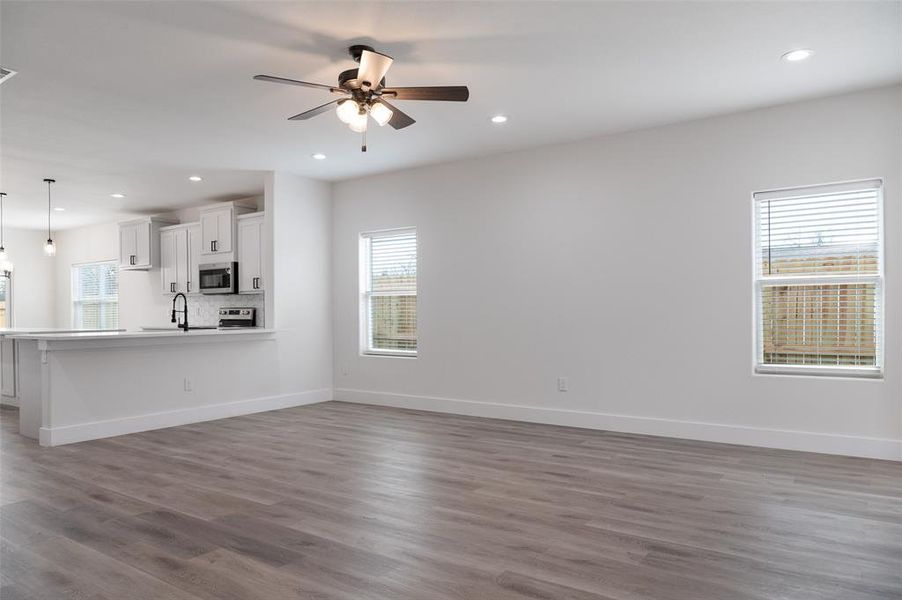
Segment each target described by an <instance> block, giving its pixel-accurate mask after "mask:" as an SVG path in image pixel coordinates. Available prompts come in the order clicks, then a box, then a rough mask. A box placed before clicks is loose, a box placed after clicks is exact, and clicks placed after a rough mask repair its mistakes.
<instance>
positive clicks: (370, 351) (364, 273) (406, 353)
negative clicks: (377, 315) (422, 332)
mask: <svg viewBox="0 0 902 600" xmlns="http://www.w3.org/2000/svg"><path fill="white" fill-rule="evenodd" d="M400 233H414V234H415V235H417V290H414V291H413V292H410V291H403V292H400V291H399V292H375V293H374V292H373V291H372V290H371V289H370V286H371V285H372V277H371V275H370V240H371V239H372V238H374V237H382V236H386V235H393V234H400ZM359 240H360V241H359V252H360V258H359V264H360V298H359V305H360V316H359V323H360V355H361V356H386V357H395V358H416V357H417V350H419V327H418V328H417V332H418V333H417V350H391V349H382V348H373V344H372V341H373V340H372V337H371V333H372V327H371V326H370V324H371V323H370V321H371V317H372V315H371V311H370V298H371V297H372V296H417V292H418V290H419V287H420V280H419V263H420V252H419V245H420V238H419V235H418V234H417V228H416V227H398V228H395V229H380V230H376V231H365V232H362V233H361V234H360V238H359ZM417 319H419V306H418V307H417Z"/></svg>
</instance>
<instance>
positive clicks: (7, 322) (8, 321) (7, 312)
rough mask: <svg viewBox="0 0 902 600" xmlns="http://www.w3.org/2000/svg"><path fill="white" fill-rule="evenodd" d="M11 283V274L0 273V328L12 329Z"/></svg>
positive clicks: (7, 272) (6, 272)
mask: <svg viewBox="0 0 902 600" xmlns="http://www.w3.org/2000/svg"><path fill="white" fill-rule="evenodd" d="M11 283H12V274H11V273H10V272H9V271H2V272H0V327H12V322H13V311H12V294H11V293H10V292H11V291H12V290H11V289H10V288H11Z"/></svg>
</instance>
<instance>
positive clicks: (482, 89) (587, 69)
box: [0, 0, 902, 227]
mask: <svg viewBox="0 0 902 600" xmlns="http://www.w3.org/2000/svg"><path fill="white" fill-rule="evenodd" d="M0 11H2V12H0V28H2V31H0V33H2V40H0V42H2V43H0V64H2V65H3V66H5V67H7V68H12V69H15V70H17V71H19V74H18V75H16V76H15V77H13V78H11V79H9V80H7V82H5V83H4V84H3V85H2V86H0V119H2V120H0V124H2V134H0V159H2V165H0V175H2V182H0V187H2V188H3V191H6V192H8V193H9V200H8V202H7V207H6V208H7V211H6V213H7V217H8V221H7V223H8V224H9V225H13V226H24V227H40V226H42V225H45V219H46V216H45V215H46V204H45V203H46V189H45V188H44V187H43V184H42V182H41V180H42V179H43V178H44V177H48V176H52V177H55V178H56V179H57V180H58V184H57V186H56V187H55V188H54V203H56V204H60V205H64V206H65V207H66V208H67V209H68V210H67V211H66V212H65V213H54V220H55V223H57V224H59V226H60V227H67V226H69V227H71V226H75V225H80V224H84V223H89V222H96V221H103V220H106V221H108V220H111V219H112V218H117V217H118V216H119V215H124V214H126V213H129V212H132V211H137V210H145V211H154V210H161V209H165V208H172V207H178V206H187V205H190V204H195V203H197V202H199V201H201V200H208V199H211V198H214V197H215V198H226V197H236V196H246V195H248V194H253V193H259V192H260V190H261V189H262V181H263V176H262V172H263V171H266V170H273V169H278V170H288V171H292V172H296V173H299V174H302V175H306V176H309V177H315V178H320V179H328V180H338V179H343V178H350V177H358V176H362V175H366V174H369V173H376V172H380V171H386V170H392V169H399V168H403V167H408V166H412V165H416V164H423V163H429V162H439V161H445V160H451V159H455V158H460V157H465V156H472V155H482V154H489V153H495V152H501V151H506V150H512V149H516V148H523V147H529V146H537V145H541V144H547V143H553V142H557V141H563V140H568V139H576V138H584V137H589V136H593V135H599V134H604V133H609V132H614V131H623V130H628V129H634V128H641V127H648V126H652V125H657V124H662V123H668V122H674V121H680V120H686V119H692V118H698V117H703V116H708V115H712V114H718V113H726V112H732V111H737V110H742V109H746V108H751V107H757V106H766V105H772V104H778V103H783V102H789V101H793V100H798V99H803V98H808V97H814V96H820V95H829V94H834V93H841V92H844V91H850V90H854V89H860V88H865V87H876V86H881V85H887V84H891V83H895V82H898V81H900V80H902V2H879V3H869V2H847V3H846V2H812V3H804V2H783V3H773V2H767V3H764V2H748V3H737V2H712V3H703V2H692V3H690V2H662V3H653V2H619V3H605V2H594V3H590V2H572V3H561V2H552V3H542V2H520V3H513V2H470V3H446V2H416V3H413V2H410V3H388V2H367V3H359V4H351V3H343V2H328V3H301V2H296V3H292V2H273V3H270V2H257V1H254V2H219V3H211V2H191V1H185V0H183V1H180V2H79V1H67V2H58V3H57V2H33V1H24V2H18V1H11V0H3V2H2V4H0ZM355 42H365V43H369V44H371V45H373V46H375V47H376V48H377V50H380V51H383V52H386V53H388V54H390V55H392V56H393V57H394V58H395V64H394V66H393V67H392V69H391V71H390V73H389V75H388V78H387V79H388V81H389V83H390V84H394V85H443V84H444V85H458V84H467V85H469V86H470V92H471V96H470V101H469V102H468V103H466V104H459V103H427V102H401V101H398V105H399V106H400V107H402V108H403V109H404V110H405V111H406V112H408V113H409V114H410V115H411V116H413V117H414V118H415V119H417V121H418V123H417V124H416V125H414V126H413V127H410V128H408V129H405V130H402V131H395V130H392V129H391V128H389V127H386V128H381V129H380V128H377V127H373V128H372V129H371V132H370V136H369V138H370V139H369V147H370V151H369V152H368V153H366V154H361V153H360V151H359V141H360V140H359V137H358V136H357V135H355V134H353V133H351V132H350V131H348V129H347V128H346V127H345V126H344V125H342V124H341V123H340V122H339V121H338V119H337V118H336V117H335V116H334V114H331V113H326V114H324V115H321V116H319V117H316V118H315V119H314V120H312V121H307V122H288V121H286V120H285V119H286V118H287V117H288V116H290V115H292V114H295V113H297V112H300V111H301V110H304V109H306V108H311V107H313V106H316V105H318V104H321V103H323V102H326V101H328V100H330V99H331V98H330V97H329V94H328V93H327V92H320V91H318V90H313V89H303V88H296V87H290V86H279V85H274V84H269V83H262V82H256V81H252V80H251V77H252V76H253V75H255V74H257V73H267V74H274V75H280V76H285V77H292V78H298V79H305V80H309V81H317V82H323V83H333V82H334V81H335V78H336V76H337V74H338V72H339V71H341V70H343V69H347V68H352V67H353V63H352V62H351V61H350V59H349V58H348V57H347V55H346V47H347V46H348V45H349V44H351V43H355ZM796 47H810V48H813V49H814V51H815V55H814V56H813V57H812V58H811V59H810V60H809V61H806V62H804V63H799V64H790V63H786V62H783V61H781V60H780V55H781V54H783V53H784V52H785V51H787V50H789V49H792V48H796ZM496 113H505V114H508V115H509V116H510V121H509V122H508V123H507V124H506V125H503V126H497V125H492V124H491V123H489V121H488V119H489V117H490V116H492V115H493V114H496ZM313 152H324V153H326V154H327V155H328V159H327V160H324V161H315V160H312V159H311V158H310V155H311V153H313ZM194 173H198V174H200V175H202V176H204V181H203V182H202V183H200V184H191V183H190V182H188V181H187V176H188V175H190V174H194ZM113 192H124V193H126V194H127V198H126V199H124V200H114V199H112V198H110V196H109V194H110V193H113Z"/></svg>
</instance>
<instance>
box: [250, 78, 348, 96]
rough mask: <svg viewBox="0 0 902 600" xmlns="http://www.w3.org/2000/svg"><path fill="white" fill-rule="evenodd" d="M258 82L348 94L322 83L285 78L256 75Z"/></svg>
mask: <svg viewBox="0 0 902 600" xmlns="http://www.w3.org/2000/svg"><path fill="white" fill-rule="evenodd" d="M254 79H256V80H257V81H269V82H271V83H284V84H287V85H297V86H300V87H309V88H317V89H320V90H329V91H330V92H338V93H340V94H346V93H347V92H346V91H345V90H343V89H341V88H337V87H335V86H331V85H325V84H322V83H310V82H309V81H298V80H297V79H286V78H285V77H276V76H275V75H254Z"/></svg>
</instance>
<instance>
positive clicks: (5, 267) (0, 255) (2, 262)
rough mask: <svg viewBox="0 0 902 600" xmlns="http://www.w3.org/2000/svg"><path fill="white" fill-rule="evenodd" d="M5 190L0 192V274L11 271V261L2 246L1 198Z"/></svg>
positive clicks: (4, 196)
mask: <svg viewBox="0 0 902 600" xmlns="http://www.w3.org/2000/svg"><path fill="white" fill-rule="evenodd" d="M4 198H6V192H0V275H6V274H8V273H12V270H13V263H12V262H10V260H9V255H8V254H7V253H6V248H4V247H3V199H4Z"/></svg>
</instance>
